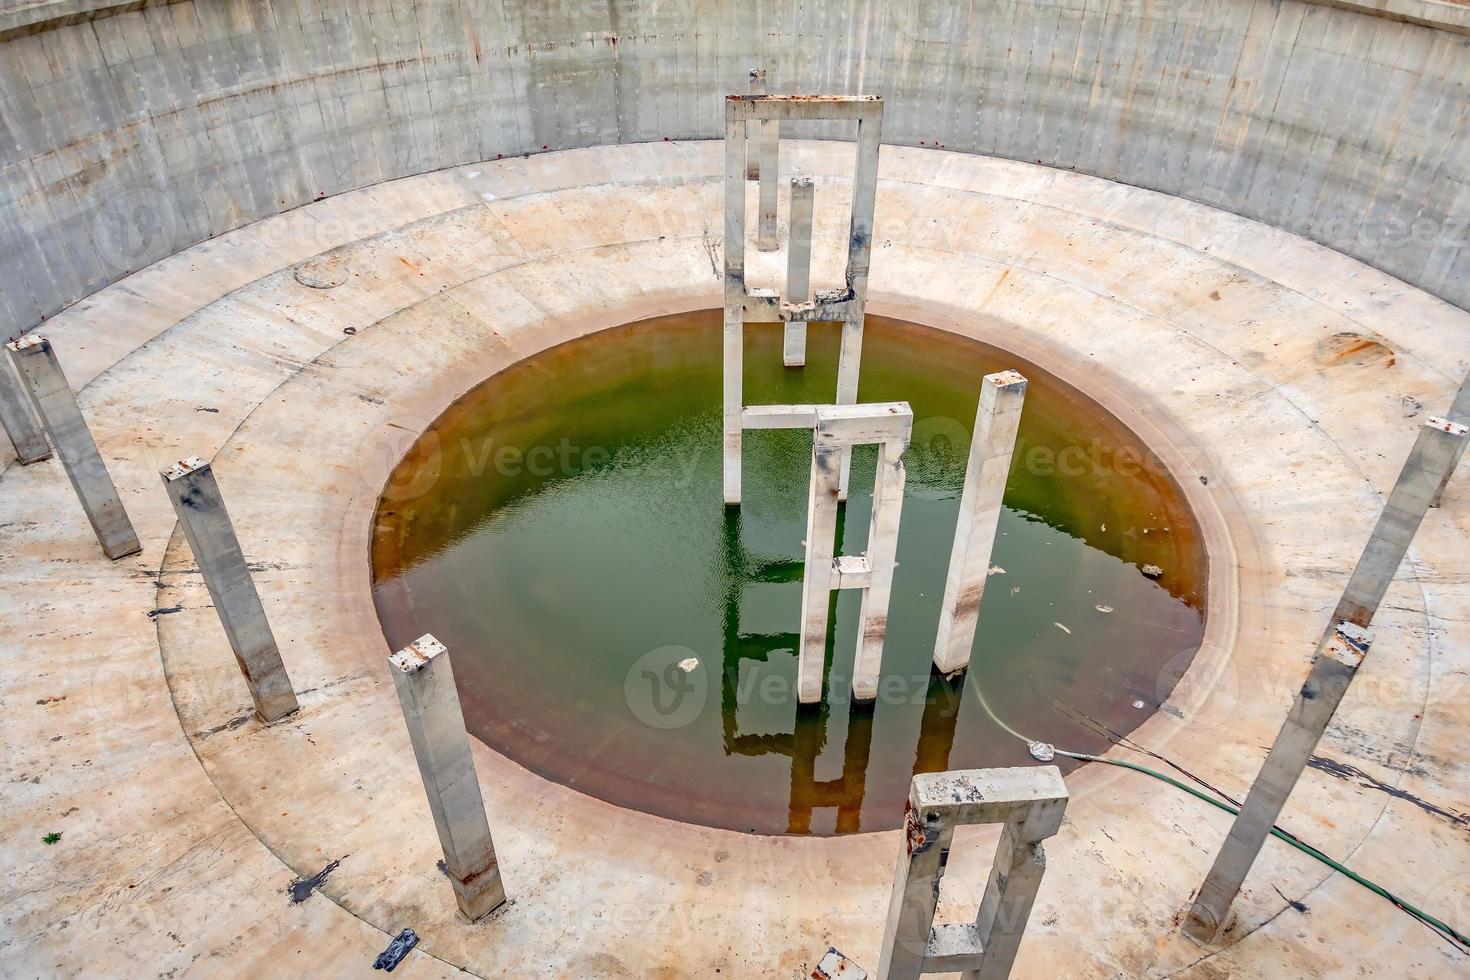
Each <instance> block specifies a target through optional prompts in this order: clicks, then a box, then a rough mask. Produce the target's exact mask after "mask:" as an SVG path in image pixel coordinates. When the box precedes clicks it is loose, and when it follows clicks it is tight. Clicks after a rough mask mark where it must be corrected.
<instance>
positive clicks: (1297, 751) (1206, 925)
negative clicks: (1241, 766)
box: [1184, 623, 1372, 942]
mask: <svg viewBox="0 0 1470 980" xmlns="http://www.w3.org/2000/svg"><path fill="white" fill-rule="evenodd" d="M1371 643H1372V636H1371V635H1370V634H1369V633H1368V632H1367V631H1366V630H1363V629H1361V628H1359V627H1357V626H1354V625H1353V624H1351V623H1338V624H1337V626H1336V627H1335V628H1334V629H1333V630H1332V631H1331V633H1329V634H1328V636H1327V637H1326V638H1325V639H1324V640H1323V641H1322V643H1321V644H1319V645H1318V647H1317V653H1316V655H1315V656H1314V657H1313V659H1312V668H1311V671H1310V673H1308V675H1307V681H1306V683H1305V684H1303V685H1302V689H1301V693H1300V694H1298V695H1297V699H1296V703H1295V704H1293V705H1292V706H1291V713H1290V714H1289V715H1287V716H1286V724H1285V725H1283V726H1282V728H1281V733H1280V734H1279V735H1277V736H1276V742H1275V744H1274V745H1272V746H1271V752H1270V754H1268V755H1267V756H1266V762H1265V765H1263V766H1261V771H1260V773H1258V774H1257V775H1256V781H1255V782H1254V783H1252V784H1251V789H1250V794H1249V795H1248V796H1246V798H1245V805H1244V806H1242V807H1241V809H1240V813H1239V814H1238V815H1237V816H1236V818H1235V823H1234V824H1233V825H1232V826H1231V828H1230V835H1229V836H1228V837H1226V838H1225V845H1224V846H1223V847H1222V848H1220V853H1219V854H1218V855H1217V856H1216V857H1215V863H1214V865H1213V866H1212V867H1211V868H1210V873H1209V874H1208V875H1207V876H1206V877H1205V881H1204V884H1203V885H1201V886H1200V890H1199V893H1198V894H1197V895H1196V896H1195V900H1194V905H1193V907H1192V908H1191V909H1190V910H1189V918H1188V919H1187V920H1186V921H1185V923H1184V929H1185V931H1186V932H1188V933H1189V934H1190V935H1192V936H1194V937H1196V938H1197V939H1200V940H1202V941H1204V942H1210V941H1212V940H1213V939H1214V938H1215V937H1216V936H1217V935H1218V934H1219V933H1220V930H1221V929H1222V928H1223V927H1224V925H1225V919H1226V915H1227V913H1229V911H1230V904H1231V903H1232V902H1234V901H1235V896H1236V895H1237V894H1238V893H1239V892H1240V886H1241V884H1242V883H1243V882H1244V881H1245V876H1246V875H1247V874H1249V873H1250V869H1251V865H1253V864H1255V861H1256V855H1257V854H1259V853H1260V852H1261V845H1263V844H1264V843H1265V842H1266V838H1267V837H1268V836H1270V834H1271V828H1272V827H1274V826H1275V825H1276V818H1277V817H1279V816H1280V815H1281V808H1282V807H1283V806H1285V805H1286V798H1287V797H1288V796H1290V795H1291V791H1292V788H1293V787H1295V786H1296V782H1297V779H1299V778H1300V777H1301V774H1302V772H1303V770H1305V769H1306V767H1307V762H1308V760H1310V759H1311V757H1312V753H1313V752H1314V751H1315V750H1316V748H1317V742H1318V741H1320V740H1321V738H1322V733H1323V732H1324V731H1326V730H1327V724H1328V722H1330V721H1331V720H1332V715H1333V712H1335V711H1336V710H1337V706H1338V704H1340V703H1341V701H1342V698H1343V695H1344V694H1346V693H1347V689H1348V684H1349V683H1351V682H1352V679H1353V675H1354V674H1355V673H1356V672H1357V669H1358V665H1359V664H1361V663H1362V662H1363V657H1364V656H1365V655H1366V654H1367V652H1368V647H1369V645H1370V644H1371Z"/></svg>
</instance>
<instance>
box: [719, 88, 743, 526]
mask: <svg viewBox="0 0 1470 980" xmlns="http://www.w3.org/2000/svg"><path fill="white" fill-rule="evenodd" d="M745 125H746V124H745V123H744V122H741V121H739V120H737V119H735V118H734V117H733V115H732V114H731V113H730V112H729V111H728V109H727V111H726V116H725V319H724V341H723V343H724V351H723V358H724V372H723V377H724V389H723V394H724V399H723V400H724V439H723V445H722V447H721V449H722V454H723V461H722V466H721V474H722V482H723V491H724V497H725V503H726V504H727V505H735V504H739V503H740V455H741V446H742V444H743V439H742V435H743V432H742V430H741V421H740V414H741V409H742V408H743V407H744V388H745V380H744V375H745V296H746V292H745V180H744V173H745V160H746V155H747V154H746V150H747V147H746V143H747V140H746V139H745V132H744V128H745Z"/></svg>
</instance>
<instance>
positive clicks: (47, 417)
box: [5, 334, 143, 561]
mask: <svg viewBox="0 0 1470 980" xmlns="http://www.w3.org/2000/svg"><path fill="white" fill-rule="evenodd" d="M5 346H6V348H7V351H8V353H9V355H10V363H11V365H12V366H13V367H14V368H15V373H16V375H17V376H19V377H20V379H21V380H22V381H23V382H24V384H25V389H26V394H27V395H29V396H30V400H31V406H32V407H33V408H34V409H35V412H36V417H37V418H39V419H40V420H41V425H42V427H43V428H44V429H45V430H46V435H47V436H48V437H49V438H50V440H51V444H52V445H53V446H55V447H56V454H57V456H59V457H60V459H61V465H62V468H63V469H65V470H66V477H67V479H68V480H70V481H71V486H72V489H73V490H74V491H75V492H76V495H77V500H79V501H80V502H81V504H82V510H83V511H85V512H86V515H87V520H88V521H90V522H91V524H92V530H93V532H94V533H95V534H96V535H97V542H98V543H99V544H100V545H101V546H102V553H103V554H105V555H106V556H107V557H108V558H111V559H112V560H113V561H117V560H118V559H119V558H126V557H128V556H129V555H136V554H137V553H138V552H140V551H142V550H143V546H142V545H141V544H139V543H138V535H137V534H136V533H135V532H134V531H133V523H132V521H130V520H129V519H128V512H127V510H126V509H124V507H123V504H122V500H121V498H119V497H118V493H117V487H116V486H114V485H113V482H112V476H111V475H110V474H109V473H108V472H107V466H106V464H105V463H103V462H102V454H101V453H100V452H98V450H97V443H96V441H95V440H93V438H92V432H91V430H90V429H88V428H87V420H86V418H85V417H84V416H83V415H82V409H81V406H79V405H78V404H77V399H76V395H74V394H73V393H72V390H71V385H69V384H68V383H67V380H66V375H65V373H63V372H62V370H61V363H60V362H59V361H57V359H56V352H55V351H54V350H53V349H52V347H51V342H50V341H48V340H47V339H46V338H45V337H42V336H40V335H39V334H26V335H25V336H24V337H21V338H20V339H19V340H13V341H11V342H10V343H8V344H6V345H5ZM17 448H19V447H17Z"/></svg>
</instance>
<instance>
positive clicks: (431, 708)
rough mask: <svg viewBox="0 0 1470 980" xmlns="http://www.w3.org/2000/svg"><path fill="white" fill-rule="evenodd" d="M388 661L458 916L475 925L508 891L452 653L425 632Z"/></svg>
mask: <svg viewBox="0 0 1470 980" xmlns="http://www.w3.org/2000/svg"><path fill="white" fill-rule="evenodd" d="M388 663H389V665H390V667H391V671H390V673H392V675H393V686H394V687H395V688H396V689H397V690H398V703H399V704H400V705H401V706H402V708H403V721H404V724H406V725H407V726H408V737H409V740H410V741H412V742H413V753H414V756H415V758H417V759H418V764H419V775H420V776H421V777H423V782H424V793H425V795H426V796H428V798H429V810H430V811H431V812H432V813H433V815H434V826H435V827H436V828H437V829H438V831H439V843H440V845H441V846H442V847H443V850H444V865H445V868H446V869H447V871H448V873H449V879H450V881H451V882H452V883H453V885H454V897H455V899H456V901H458V902H459V908H460V911H461V912H463V913H464V914H465V916H466V917H467V918H469V920H470V921H471V922H474V921H475V920H477V919H481V918H484V917H485V916H486V915H488V914H489V913H491V912H493V911H495V910H496V909H497V908H499V907H500V906H501V905H503V904H505V887H504V885H503V884H502V883H501V881H500V865H499V863H498V862H497V861H496V859H495V844H494V842H493V841H492V840H491V839H490V823H489V821H488V820H487V819H486V817H485V800H484V797H482V796H481V795H480V781H479V778H478V777H477V776H476V775H475V760H474V756H473V755H471V753H470V742H469V736H468V735H467V734H466V733H465V727H464V712H463V711H462V710H461V708H460V704H459V691H458V689H456V688H455V686H454V671H453V669H452V668H451V667H450V664H449V652H448V651H447V650H445V648H444V644H442V643H440V642H439V641H438V640H436V639H434V637H432V636H430V635H428V634H425V635H424V636H421V637H419V638H418V639H417V640H415V641H414V642H413V643H411V644H409V645H408V646H407V647H404V648H403V649H402V650H399V651H398V652H397V653H395V654H393V655H392V656H391V657H389V658H388Z"/></svg>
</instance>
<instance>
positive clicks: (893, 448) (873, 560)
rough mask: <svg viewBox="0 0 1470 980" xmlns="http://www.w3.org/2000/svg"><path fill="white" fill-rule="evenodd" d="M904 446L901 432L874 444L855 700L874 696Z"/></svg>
mask: <svg viewBox="0 0 1470 980" xmlns="http://www.w3.org/2000/svg"><path fill="white" fill-rule="evenodd" d="M910 421H912V420H910ZM908 447H909V441H908V438H907V437H905V438H904V439H903V440H902V441H899V440H888V441H887V442H884V443H882V444H881V445H880V446H879V448H878V471H877V474H876V475H875V476H874V477H873V513H872V516H871V518H870V519H869V521H868V554H867V559H868V561H867V566H868V567H867V573H868V574H867V576H866V578H865V580H864V582H863V602H862V607H861V609H860V610H859V612H858V641H857V642H858V650H857V665H856V666H855V667H854V668H853V672H852V697H853V700H855V701H872V700H874V699H875V698H877V697H878V675H879V672H880V671H881V670H882V667H883V642H884V640H885V639H886V638H887V636H888V604H889V599H890V598H891V596H892V593H893V571H894V569H895V568H897V567H898V522H899V518H900V517H901V516H902V515H903V488H904V483H905V482H906V476H905V473H904V468H903V454H904V452H905V450H907V449H908ZM839 584H840V583H839Z"/></svg>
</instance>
